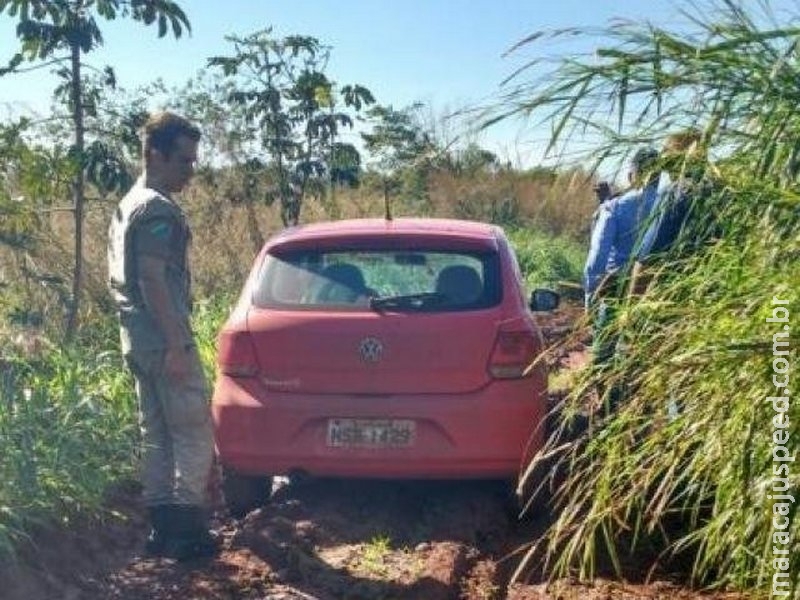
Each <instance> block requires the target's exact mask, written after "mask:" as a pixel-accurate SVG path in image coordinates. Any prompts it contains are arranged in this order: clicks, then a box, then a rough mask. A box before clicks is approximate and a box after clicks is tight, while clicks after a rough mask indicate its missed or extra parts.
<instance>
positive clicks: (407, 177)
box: [361, 103, 446, 214]
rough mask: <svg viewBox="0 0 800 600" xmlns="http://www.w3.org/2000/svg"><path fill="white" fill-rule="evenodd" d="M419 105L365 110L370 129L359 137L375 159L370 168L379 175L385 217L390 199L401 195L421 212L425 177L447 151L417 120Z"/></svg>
mask: <svg viewBox="0 0 800 600" xmlns="http://www.w3.org/2000/svg"><path fill="white" fill-rule="evenodd" d="M421 108H422V104H419V103H416V104H413V105H411V106H409V107H406V108H404V109H399V110H398V109H395V108H394V107H392V106H381V105H378V106H373V107H371V108H370V109H368V110H367V111H366V116H367V122H368V123H369V124H370V125H371V130H370V131H369V132H365V133H362V134H361V137H362V139H363V140H364V145H365V146H366V148H367V150H368V151H369V152H370V155H371V156H373V157H374V161H373V163H372V165H371V168H372V169H373V170H375V171H377V172H378V174H379V175H380V179H381V186H382V188H383V196H384V203H385V204H386V211H387V214H388V213H389V212H390V210H389V201H390V196H391V195H394V194H401V195H402V196H404V197H407V199H408V200H411V201H412V203H417V204H419V206H417V207H416V209H417V210H424V209H425V206H424V205H425V204H426V203H427V199H428V189H427V188H428V176H429V175H430V173H431V172H432V170H433V169H434V168H436V167H437V166H439V165H440V164H441V161H442V159H443V157H445V155H446V151H444V150H442V149H441V148H440V147H439V145H438V144H437V143H436V141H435V137H434V135H433V133H432V132H431V131H430V130H429V129H428V128H426V127H424V126H423V125H422V123H421V121H420V119H419V118H418V113H419V111H420V109H421Z"/></svg>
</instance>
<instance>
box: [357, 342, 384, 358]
mask: <svg viewBox="0 0 800 600" xmlns="http://www.w3.org/2000/svg"><path fill="white" fill-rule="evenodd" d="M358 352H359V354H361V360H363V361H364V362H368V363H376V362H378V361H379V360H380V359H381V356H383V344H382V343H381V341H380V340H379V339H378V338H374V337H368V338H364V339H363V340H361V343H360V344H359V345H358Z"/></svg>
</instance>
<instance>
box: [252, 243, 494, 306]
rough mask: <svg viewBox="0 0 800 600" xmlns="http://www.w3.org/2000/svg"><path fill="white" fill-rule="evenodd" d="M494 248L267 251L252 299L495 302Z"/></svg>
mask: <svg viewBox="0 0 800 600" xmlns="http://www.w3.org/2000/svg"><path fill="white" fill-rule="evenodd" d="M501 295H502V294H501V285H500V268H499V258H498V256H497V253H495V252H487V251H452V250H446V251H445V250H437V249H431V250H398V249H396V248H392V249H383V250H382V249H358V250H324V251H323V250H299V251H298V250H295V251H292V252H287V253H275V254H267V256H266V258H265V260H264V263H263V265H262V268H261V270H260V273H259V276H258V280H257V283H256V289H255V290H254V294H253V302H254V304H255V305H256V306H260V307H265V308H267V307H292V308H308V309H320V308H324V309H328V308H330V309H334V310H338V309H343V310H348V309H361V310H363V309H373V310H379V311H381V310H387V311H418V312H438V311H461V310H476V309H482V308H488V307H490V306H494V305H496V304H498V303H499V302H500V300H501Z"/></svg>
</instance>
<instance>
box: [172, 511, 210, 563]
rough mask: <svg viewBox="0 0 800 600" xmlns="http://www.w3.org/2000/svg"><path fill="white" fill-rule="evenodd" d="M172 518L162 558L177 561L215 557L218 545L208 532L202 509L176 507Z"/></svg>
mask: <svg viewBox="0 0 800 600" xmlns="http://www.w3.org/2000/svg"><path fill="white" fill-rule="evenodd" d="M172 516H173V519H172V524H171V530H170V535H169V536H168V539H167V542H166V543H165V545H164V549H163V556H166V557H169V558H174V559H176V560H178V561H185V560H191V559H194V558H210V557H212V556H216V554H217V552H218V551H219V544H218V543H217V540H215V539H214V537H212V535H211V533H210V532H209V531H208V524H207V522H206V518H205V515H204V511H203V509H202V508H200V507H199V506H192V505H188V504H186V505H184V504H180V505H176V506H174V507H173V510H172Z"/></svg>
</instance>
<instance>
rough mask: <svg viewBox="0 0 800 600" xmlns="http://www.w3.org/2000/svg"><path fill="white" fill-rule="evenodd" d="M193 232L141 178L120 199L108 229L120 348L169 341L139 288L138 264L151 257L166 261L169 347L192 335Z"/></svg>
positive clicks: (156, 346)
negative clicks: (174, 328) (173, 329)
mask: <svg viewBox="0 0 800 600" xmlns="http://www.w3.org/2000/svg"><path fill="white" fill-rule="evenodd" d="M190 241H191V233H190V231H189V226H188V223H187V221H186V216H185V215H184V213H183V211H182V210H181V209H180V207H179V206H178V205H177V204H175V202H173V201H172V200H171V199H170V198H168V197H167V196H165V195H163V194H161V193H160V192H158V191H156V190H154V189H152V188H148V187H146V185H145V181H144V177H142V178H140V179H139V180H138V181H137V182H136V184H135V185H134V186H133V187H132V188H131V190H130V191H129V192H128V193H127V194H126V196H125V197H124V198H123V199H122V201H121V202H120V204H119V206H118V207H117V210H116V211H115V212H114V216H113V218H112V220H111V225H110V228H109V246H108V265H109V284H110V287H111V292H112V295H113V297H114V301H115V302H116V304H117V310H118V312H119V318H120V326H121V327H120V329H121V337H122V351H123V352H124V353H127V352H130V351H132V350H133V351H136V350H156V349H162V348H166V347H167V345H168V344H167V340H165V339H164V336H163V334H162V332H161V330H160V328H159V327H158V325H157V322H156V320H155V318H154V316H153V315H152V314H150V311H149V310H148V309H147V307H146V306H145V304H144V300H143V298H142V294H141V291H140V289H139V263H140V257H141V256H142V255H151V256H154V257H157V258H159V259H161V260H163V261H164V263H165V267H166V269H165V283H166V286H167V290H168V294H169V296H170V298H171V301H172V304H173V309H174V312H175V314H177V315H178V317H179V319H180V322H179V325H180V327H179V329H180V331H181V335H180V339H178V340H170V343H169V345H172V346H175V345H182V346H189V345H191V344H192V343H193V336H192V332H191V327H190V324H189V317H190V314H191V300H190V298H191V296H190V277H189V268H188V261H187V254H188V247H189V243H190Z"/></svg>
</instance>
